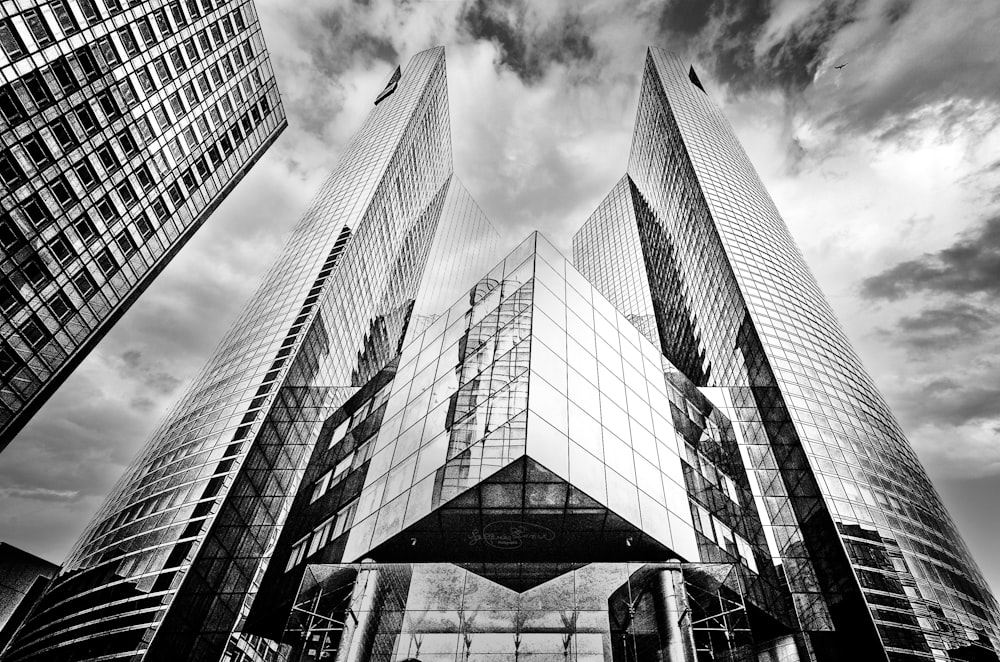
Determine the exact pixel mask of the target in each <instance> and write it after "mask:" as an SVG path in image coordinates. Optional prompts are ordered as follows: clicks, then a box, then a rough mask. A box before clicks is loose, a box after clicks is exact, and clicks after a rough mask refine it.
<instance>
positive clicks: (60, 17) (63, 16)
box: [49, 0, 80, 36]
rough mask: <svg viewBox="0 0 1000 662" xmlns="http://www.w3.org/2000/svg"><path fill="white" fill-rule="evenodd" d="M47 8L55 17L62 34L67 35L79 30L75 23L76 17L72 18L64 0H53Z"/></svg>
mask: <svg viewBox="0 0 1000 662" xmlns="http://www.w3.org/2000/svg"><path fill="white" fill-rule="evenodd" d="M49 8H50V9H51V10H52V14H53V15H54V16H55V17H56V23H58V24H59V27H60V28H61V29H62V31H63V34H65V35H67V36H68V35H71V34H73V33H74V32H79V31H80V26H79V25H77V24H76V19H75V18H73V14H72V13H71V12H70V10H69V7H67V6H66V0H55V2H53V3H52V4H50V5H49Z"/></svg>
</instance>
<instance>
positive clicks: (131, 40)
mask: <svg viewBox="0 0 1000 662" xmlns="http://www.w3.org/2000/svg"><path fill="white" fill-rule="evenodd" d="M118 38H119V39H121V42H122V47H123V48H124V49H125V54H126V55H128V56H129V57H132V56H134V55H137V54H138V53H139V44H138V43H136V41H135V36H134V35H133V34H132V31H131V30H129V29H128V28H122V29H120V30H119V31H118Z"/></svg>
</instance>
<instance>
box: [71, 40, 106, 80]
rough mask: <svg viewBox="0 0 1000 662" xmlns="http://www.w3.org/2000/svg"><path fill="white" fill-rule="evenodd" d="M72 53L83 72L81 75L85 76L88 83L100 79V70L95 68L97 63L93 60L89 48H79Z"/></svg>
mask: <svg viewBox="0 0 1000 662" xmlns="http://www.w3.org/2000/svg"><path fill="white" fill-rule="evenodd" d="M73 53H74V54H75V55H76V59H77V61H78V62H79V63H80V69H82V70H83V74H84V76H86V78H87V81H88V82H90V81H94V80H97V79H98V78H100V77H101V70H100V69H98V68H97V62H96V61H95V60H94V56H93V54H91V52H90V48H88V47H87V46H81V47H80V48H78V49H76V50H75V51H73Z"/></svg>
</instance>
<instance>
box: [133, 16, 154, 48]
mask: <svg viewBox="0 0 1000 662" xmlns="http://www.w3.org/2000/svg"><path fill="white" fill-rule="evenodd" d="M135 27H136V29H137V30H138V31H139V37H140V38H141V39H142V41H143V42H144V43H145V44H146V46H152V45H153V44H155V43H156V35H154V34H153V26H152V25H151V24H150V22H149V19H148V18H146V17H143V18H140V19H139V20H138V21H136V22H135Z"/></svg>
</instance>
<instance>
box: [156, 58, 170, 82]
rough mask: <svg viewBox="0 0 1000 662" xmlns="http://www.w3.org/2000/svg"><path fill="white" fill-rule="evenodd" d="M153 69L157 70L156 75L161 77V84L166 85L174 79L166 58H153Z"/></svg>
mask: <svg viewBox="0 0 1000 662" xmlns="http://www.w3.org/2000/svg"><path fill="white" fill-rule="evenodd" d="M153 70H154V71H155V72H156V77H157V78H159V79H160V85H166V84H167V83H169V82H170V81H172V80H173V79H174V75H173V74H172V73H170V67H168V66H167V61H166V59H165V58H162V57H160V58H157V59H155V60H153Z"/></svg>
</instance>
